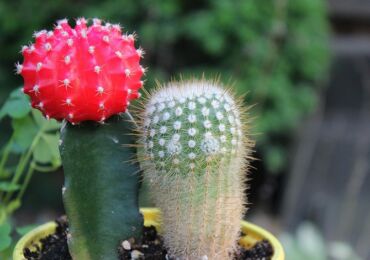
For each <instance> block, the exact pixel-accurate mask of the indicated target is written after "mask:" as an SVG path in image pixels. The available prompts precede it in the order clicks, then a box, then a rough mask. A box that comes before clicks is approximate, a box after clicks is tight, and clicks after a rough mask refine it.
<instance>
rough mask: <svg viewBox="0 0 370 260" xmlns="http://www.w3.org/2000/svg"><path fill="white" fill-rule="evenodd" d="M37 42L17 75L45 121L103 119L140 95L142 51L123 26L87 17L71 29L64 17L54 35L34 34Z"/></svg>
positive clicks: (27, 48)
mask: <svg viewBox="0 0 370 260" xmlns="http://www.w3.org/2000/svg"><path fill="white" fill-rule="evenodd" d="M34 36H35V43H34V44H32V45H30V46H24V47H23V48H22V54H23V57H24V62H23V64H17V65H16V66H17V73H18V74H21V75H22V76H23V79H24V88H23V91H24V93H26V94H27V95H29V96H30V98H31V105H32V107H34V108H37V109H39V110H40V111H41V112H42V113H43V114H44V116H45V117H47V118H55V119H57V120H62V119H66V120H68V121H69V122H71V123H78V122H81V121H85V120H94V121H104V120H105V119H106V118H108V117H110V116H111V115H114V114H118V113H120V112H124V111H125V110H126V108H127V106H128V105H129V103H130V100H132V99H135V98H137V97H139V93H138V90H139V89H140V87H142V85H143V82H142V81H141V80H140V79H141V77H142V75H143V73H144V72H145V70H144V69H143V68H142V67H141V66H140V64H139V62H140V58H141V57H142V54H143V51H142V50H141V49H140V48H139V49H136V48H135V46H134V41H135V37H134V35H132V34H130V35H125V34H124V35H122V33H121V28H120V26H119V25H112V24H109V23H105V25H102V23H101V21H100V20H99V19H93V23H92V25H91V26H88V25H87V21H86V20H85V19H84V18H81V19H78V20H77V21H76V26H75V28H74V29H73V28H71V27H70V26H69V24H68V21H67V20H66V19H64V20H61V21H58V23H57V25H56V26H55V28H54V30H53V31H49V32H48V31H45V30H43V31H40V32H37V33H35V35H34Z"/></svg>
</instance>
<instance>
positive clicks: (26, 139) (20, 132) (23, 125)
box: [12, 116, 38, 150]
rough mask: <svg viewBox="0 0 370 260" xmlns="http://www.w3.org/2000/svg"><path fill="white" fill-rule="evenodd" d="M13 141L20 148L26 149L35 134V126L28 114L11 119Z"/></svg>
mask: <svg viewBox="0 0 370 260" xmlns="http://www.w3.org/2000/svg"><path fill="white" fill-rule="evenodd" d="M12 127H13V130H14V143H15V146H19V148H20V149H23V150H25V149H27V148H28V147H29V146H30V145H31V143H32V141H33V139H34V137H35V136H36V134H37V131H38V129H37V126H36V124H35V122H34V121H33V120H32V118H31V117H30V116H27V117H24V118H20V119H13V120H12Z"/></svg>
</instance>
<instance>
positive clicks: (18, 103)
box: [0, 88, 31, 119]
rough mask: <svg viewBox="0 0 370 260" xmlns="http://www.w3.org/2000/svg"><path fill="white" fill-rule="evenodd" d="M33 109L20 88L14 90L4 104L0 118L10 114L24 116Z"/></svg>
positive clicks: (0, 110) (13, 116)
mask: <svg viewBox="0 0 370 260" xmlns="http://www.w3.org/2000/svg"><path fill="white" fill-rule="evenodd" d="M30 110H31V106H30V104H29V100H28V98H27V96H26V95H25V94H23V92H22V90H21V89H20V88H18V89H16V90H14V91H13V92H12V93H11V94H10V97H9V98H8V100H7V101H6V102H5V104H4V106H3V107H2V108H1V109H0V119H2V118H3V117H4V116H6V115H9V116H10V117H12V118H22V117H24V116H26V115H27V114H28V113H29V112H30Z"/></svg>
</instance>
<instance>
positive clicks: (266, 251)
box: [23, 217, 273, 260]
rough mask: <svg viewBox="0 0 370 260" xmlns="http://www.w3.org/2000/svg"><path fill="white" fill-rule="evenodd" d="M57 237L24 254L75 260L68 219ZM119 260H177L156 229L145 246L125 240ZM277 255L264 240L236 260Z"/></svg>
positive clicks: (147, 231) (32, 258) (35, 259)
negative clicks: (71, 253)
mask: <svg viewBox="0 0 370 260" xmlns="http://www.w3.org/2000/svg"><path fill="white" fill-rule="evenodd" d="M56 222H57V228H56V231H55V233H54V234H52V235H49V236H47V237H45V238H43V239H41V241H40V242H41V247H39V246H36V251H31V250H30V249H29V248H25V249H24V251H23V253H24V257H25V258H26V259H27V260H72V258H71V256H70V254H69V252H68V245H67V234H68V223H67V220H66V218H65V217H62V218H60V219H58V220H57V221H56ZM118 253H119V260H130V259H137V260H139V259H140V260H141V259H143V260H145V259H147V260H148V259H150V260H175V259H176V258H175V257H170V256H169V255H168V254H167V250H166V248H165V247H164V245H163V240H162V238H161V237H160V236H158V234H157V231H156V229H155V228H154V227H153V226H151V227H144V233H143V241H142V243H135V241H134V240H133V239H128V240H124V241H122V242H121V245H120V247H119V248H118ZM272 254H273V249H272V246H271V244H270V243H269V242H268V241H266V240H262V241H260V242H258V243H256V244H255V245H254V246H253V247H252V248H250V249H248V250H246V249H244V248H241V249H240V250H238V252H236V253H235V254H234V257H233V259H234V260H269V259H271V256H272Z"/></svg>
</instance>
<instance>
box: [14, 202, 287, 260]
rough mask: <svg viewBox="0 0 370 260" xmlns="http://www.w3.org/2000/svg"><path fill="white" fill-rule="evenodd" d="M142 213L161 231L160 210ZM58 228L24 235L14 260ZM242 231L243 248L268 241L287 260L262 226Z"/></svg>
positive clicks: (277, 258) (279, 259) (245, 225)
mask: <svg viewBox="0 0 370 260" xmlns="http://www.w3.org/2000/svg"><path fill="white" fill-rule="evenodd" d="M140 211H141V212H142V214H143V215H144V225H145V226H155V228H156V229H157V230H159V231H160V214H161V213H160V210H159V209H158V208H141V209H140ZM56 227H57V223H56V222H55V221H50V222H47V223H45V224H42V225H40V226H38V227H36V228H35V229H33V230H31V231H30V232H28V233H27V234H26V235H24V236H23V237H22V238H21V239H20V240H19V241H18V242H17V244H16V246H15V248H14V251H13V260H23V259H25V258H24V256H23V249H24V248H26V247H30V246H31V245H32V244H38V243H39V240H40V239H41V238H44V237H46V236H47V235H49V234H52V233H54V232H55V229H56ZM241 229H242V233H243V234H248V235H244V236H242V237H241V239H240V241H239V243H240V244H241V245H242V246H244V247H250V246H252V245H254V244H255V243H256V242H257V241H260V240H262V239H266V240H268V241H269V242H270V244H271V245H272V247H273V249H274V254H273V255H272V257H271V260H284V259H285V253H284V249H283V247H282V245H281V243H280V242H279V240H278V239H277V238H276V237H275V236H274V235H272V234H271V233H270V232H268V231H267V230H265V229H263V228H262V227H260V226H257V225H255V224H252V223H250V222H248V221H244V220H243V221H241Z"/></svg>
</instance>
